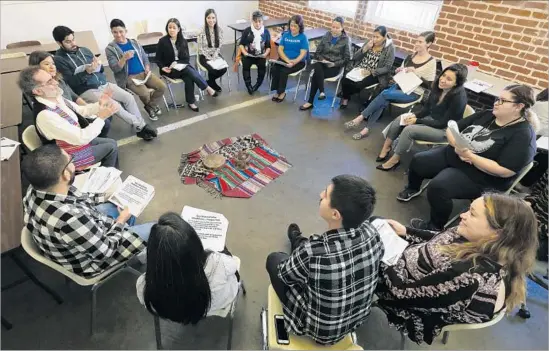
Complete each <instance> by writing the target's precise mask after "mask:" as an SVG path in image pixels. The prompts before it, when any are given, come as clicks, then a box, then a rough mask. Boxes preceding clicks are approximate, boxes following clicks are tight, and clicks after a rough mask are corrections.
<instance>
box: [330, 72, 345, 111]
mask: <svg viewBox="0 0 549 351" xmlns="http://www.w3.org/2000/svg"><path fill="white" fill-rule="evenodd" d="M342 77H343V76H341V77H339V79H338V80H337V85H336V90H335V92H334V99H333V100H332V108H334V105H335V102H336V98H337V92H338V91H339V85H340V84H341V78H342Z"/></svg>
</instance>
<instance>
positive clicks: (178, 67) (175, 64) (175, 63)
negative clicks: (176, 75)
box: [170, 61, 187, 71]
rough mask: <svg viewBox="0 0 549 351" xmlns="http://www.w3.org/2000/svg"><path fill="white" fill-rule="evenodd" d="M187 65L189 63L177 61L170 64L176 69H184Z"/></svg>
mask: <svg viewBox="0 0 549 351" xmlns="http://www.w3.org/2000/svg"><path fill="white" fill-rule="evenodd" d="M185 67H187V64H186V63H177V62H175V61H174V62H172V64H171V65H170V68H173V69H175V70H176V71H182V70H184V69H185Z"/></svg>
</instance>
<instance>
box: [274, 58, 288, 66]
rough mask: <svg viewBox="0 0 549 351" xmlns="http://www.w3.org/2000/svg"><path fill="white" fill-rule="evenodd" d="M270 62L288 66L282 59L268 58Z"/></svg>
mask: <svg viewBox="0 0 549 351" xmlns="http://www.w3.org/2000/svg"><path fill="white" fill-rule="evenodd" d="M269 62H270V63H274V64H277V65H281V66H284V67H288V64H287V63H286V62H284V61H279V60H272V59H271V60H269Z"/></svg>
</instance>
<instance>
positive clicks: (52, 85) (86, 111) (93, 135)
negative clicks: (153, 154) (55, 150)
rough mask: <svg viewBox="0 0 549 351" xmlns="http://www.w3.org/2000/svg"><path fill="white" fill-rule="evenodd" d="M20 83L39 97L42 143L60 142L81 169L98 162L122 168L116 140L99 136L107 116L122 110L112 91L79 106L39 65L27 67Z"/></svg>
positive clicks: (38, 125) (36, 114)
mask: <svg viewBox="0 0 549 351" xmlns="http://www.w3.org/2000/svg"><path fill="white" fill-rule="evenodd" d="M18 83H19V87H20V88H21V90H22V91H23V92H24V93H26V94H28V95H30V96H32V97H34V99H35V103H34V105H33V111H34V118H35V119H34V124H35V127H36V131H37V132H38V135H39V136H40V139H41V140H42V143H44V144H49V143H55V144H57V145H59V146H60V147H61V148H62V149H63V150H65V151H66V152H67V153H68V154H70V155H71V156H72V157H73V158H74V161H73V162H74V164H75V166H76V168H77V169H79V170H82V169H86V168H88V167H89V166H91V165H93V164H95V163H97V162H101V165H102V166H105V167H116V168H118V146H117V144H116V141H115V140H113V139H108V138H99V137H98V135H99V134H100V133H101V129H102V128H103V126H104V124H105V122H104V121H105V119H107V118H109V117H110V116H111V115H112V114H114V113H116V112H117V110H118V107H117V105H115V104H114V103H113V101H112V100H111V99H110V98H109V96H108V94H104V95H103V96H101V98H100V100H99V102H97V103H94V104H88V105H85V106H79V105H77V104H75V103H73V102H72V101H68V100H66V99H65V98H63V96H62V94H63V91H62V90H61V88H59V85H58V83H57V80H56V79H55V78H53V77H52V76H51V75H50V74H49V73H48V72H46V71H44V70H42V69H40V67H38V66H30V67H27V68H25V69H23V70H22V71H21V73H20V75H19V82H18Z"/></svg>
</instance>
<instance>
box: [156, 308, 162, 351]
mask: <svg viewBox="0 0 549 351" xmlns="http://www.w3.org/2000/svg"><path fill="white" fill-rule="evenodd" d="M154 336H155V338H156V349H157V350H162V349H163V348H162V334H160V318H158V316H154Z"/></svg>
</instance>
